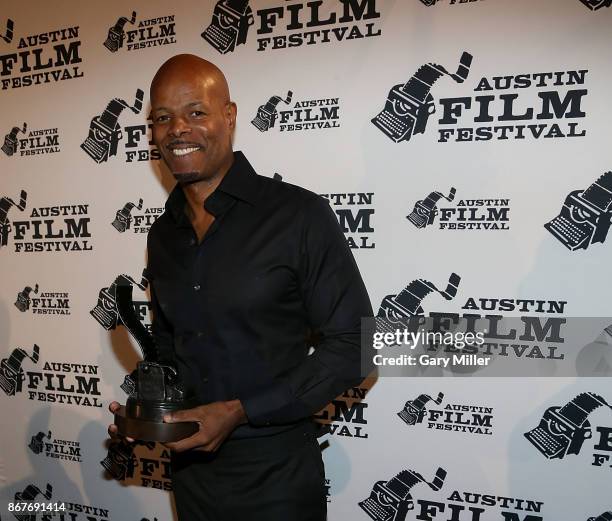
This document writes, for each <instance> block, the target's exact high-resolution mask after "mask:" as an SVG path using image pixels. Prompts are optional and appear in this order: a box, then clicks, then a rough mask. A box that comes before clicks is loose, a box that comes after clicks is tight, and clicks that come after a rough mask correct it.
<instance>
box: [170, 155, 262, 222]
mask: <svg viewBox="0 0 612 521" xmlns="http://www.w3.org/2000/svg"><path fill="white" fill-rule="evenodd" d="M257 185H258V183H257V174H256V173H255V170H253V167H252V166H251V164H250V163H249V162H248V160H247V158H246V157H245V156H244V154H243V153H242V152H234V162H233V163H232V166H231V167H230V169H229V170H228V171H227V173H226V174H225V175H224V176H223V179H221V182H220V183H219V186H218V187H217V188H216V190H215V191H214V192H213V193H212V194H210V196H209V197H208V199H206V202H205V203H204V204H205V206H206V209H207V210H209V211H210V212H211V213H212V214H213V215H215V216H216V215H218V213H222V211H223V210H224V209H225V208H227V206H228V205H227V203H229V202H232V203H233V202H234V201H230V200H228V197H227V196H230V199H239V200H241V201H244V202H246V203H249V204H251V205H254V204H255V203H256V201H257ZM185 202H186V198H185V194H184V193H183V189H182V188H181V186H180V185H179V184H178V183H177V184H176V186H175V187H174V189H173V190H172V192H170V195H169V196H168V200H167V201H166V210H168V211H169V212H170V213H171V215H172V216H173V217H174V220H175V221H176V222H177V223H181V222H182V221H183V220H184V219H186V218H187V216H186V215H185Z"/></svg>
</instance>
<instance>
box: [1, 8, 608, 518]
mask: <svg viewBox="0 0 612 521" xmlns="http://www.w3.org/2000/svg"><path fill="white" fill-rule="evenodd" d="M611 3H612V2H611V1H610V0H539V1H538V2H534V1H532V0H469V1H468V0H313V1H306V0H220V1H219V2H213V1H203V0H179V1H177V2H171V3H168V2H162V1H160V0H154V1H153V0H152V1H147V2H142V1H140V2H139V1H134V2H133V3H131V4H130V3H129V2H123V1H118V0H112V1H107V2H104V3H94V2H72V1H68V0H60V1H56V2H48V3H42V2H21V3H18V2H15V3H13V4H5V5H4V6H3V8H2V11H1V12H0V37H1V40H0V99H1V103H2V111H1V113H0V143H2V146H1V151H0V171H1V173H0V177H1V180H0V267H1V268H0V269H1V272H2V284H1V286H0V349H1V353H0V358H1V363H0V388H1V392H0V401H1V404H2V418H3V422H2V423H3V428H2V429H1V433H0V436H1V444H0V447H1V448H0V451H1V452H0V454H1V456H0V490H1V493H0V494H1V500H2V508H3V510H2V511H1V512H0V516H1V518H2V519H7V520H10V519H21V520H25V519H52V518H53V519H61V520H65V521H69V520H70V521H77V520H78V521H103V520H104V521H111V520H112V521H145V520H146V521H153V520H157V521H162V520H164V521H165V520H171V519H175V518H176V516H175V514H174V507H173V503H172V501H173V500H172V495H171V494H170V491H171V490H172V485H171V476H170V468H169V467H170V466H169V456H170V455H169V453H168V451H167V450H166V449H164V447H163V446H161V445H159V444H157V445H156V444H153V443H136V444H131V445H130V444H119V445H116V444H113V445H109V441H108V439H107V438H108V436H107V432H106V429H107V425H108V424H109V423H110V421H111V416H110V414H109V413H108V411H107V405H108V403H109V402H110V401H112V400H118V401H120V402H125V399H126V395H125V393H124V392H123V391H122V389H121V384H122V383H123V379H124V377H125V375H126V374H128V373H130V372H131V371H132V369H133V368H134V367H135V364H136V362H137V361H138V360H139V351H138V349H137V348H136V347H135V346H134V344H133V342H132V341H131V339H130V337H129V335H128V333H127V332H126V331H125V329H124V328H123V327H122V326H120V325H119V326H118V319H117V310H116V305H115V300H114V299H115V288H116V284H117V283H118V282H123V283H125V282H129V283H131V284H132V286H133V288H134V298H135V307H136V311H137V313H138V315H139V317H140V319H141V320H142V321H143V322H144V323H145V324H146V325H150V321H151V317H150V302H149V294H148V292H147V291H148V290H147V281H146V280H143V279H142V270H143V268H144V267H145V266H146V251H145V247H146V236H147V232H148V230H149V228H150V226H151V224H152V223H153V222H154V221H155V219H156V218H157V217H159V215H160V214H161V213H162V212H163V211H164V203H165V200H166V197H167V195H168V193H169V191H170V189H171V188H172V186H173V180H172V178H171V176H170V175H169V174H168V172H167V171H166V170H165V168H164V166H163V165H162V164H161V161H160V154H159V151H158V150H157V149H156V147H155V145H154V144H153V143H152V142H151V131H150V125H151V122H150V120H149V119H148V115H149V111H150V104H149V97H148V96H149V94H148V92H149V84H150V81H151V78H152V76H153V74H154V73H155V71H156V70H157V68H158V67H159V65H160V64H161V63H162V62H163V61H165V60H166V59H167V58H169V57H170V56H172V55H175V54H178V53H193V54H197V55H199V56H201V57H203V58H206V59H208V60H210V61H212V62H214V63H215V64H217V65H218V66H219V67H220V68H221V69H222V70H223V71H224V72H225V74H226V76H227V78H228V81H229V84H230V90H231V95H232V98H233V99H234V100H235V101H236V103H237V105H238V125H237V131H236V135H235V147H234V148H235V150H242V151H243V152H244V153H245V155H246V156H247V158H248V159H249V160H250V162H251V163H252V164H253V166H254V168H255V169H256V171H257V172H258V173H259V174H260V175H263V176H269V177H273V176H276V177H279V176H280V177H281V178H282V181H283V182H288V183H293V184H298V185H301V186H304V187H306V188H308V189H310V190H312V191H314V192H317V193H319V194H321V195H322V196H323V197H325V198H326V199H327V200H328V201H329V204H330V205H331V207H332V208H333V210H334V211H335V212H336V214H337V217H338V221H339V223H340V225H341V226H342V228H343V230H344V232H345V234H346V240H347V241H348V243H349V244H350V246H351V248H352V251H353V253H354V256H355V258H356V260H357V263H358V265H359V267H360V269H361V273H362V275H363V277H364V280H365V282H366V285H367V287H368V289H369V293H370V298H371V300H372V305H373V307H374V309H375V312H377V313H378V312H379V311H380V313H383V314H384V313H385V312H387V311H388V310H389V309H392V310H394V312H395V313H398V314H399V315H403V316H412V315H415V314H422V315H425V316H427V315H431V314H435V313H443V312H444V313H456V314H458V315H459V316H463V317H465V316H469V315H472V316H474V315H476V316H483V315H505V316H512V317H516V318H517V319H518V320H520V319H521V318H522V317H536V318H537V324H538V325H539V326H538V327H539V329H537V328H535V329H533V331H536V337H537V338H536V340H537V341H536V345H533V343H526V342H525V341H524V338H526V337H529V335H530V334H532V333H533V331H531V332H530V331H521V330H520V329H518V328H516V329H512V330H508V331H506V332H504V333H503V334H502V333H498V336H497V339H498V340H496V341H495V342H487V343H485V344H483V345H482V346H480V347H479V349H480V352H481V353H487V352H488V353H489V354H492V355H495V356H497V357H498V358H500V359H504V358H505V359H507V360H513V359H514V360H518V359H520V360H521V361H523V362H524V364H525V366H529V367H537V368H538V372H539V374H541V375H542V376H541V377H529V378H521V377H519V376H514V377H488V378H485V377H478V376H477V374H474V375H472V377H470V378H463V377H460V376H462V375H460V374H452V373H449V374H446V373H445V372H444V371H443V368H433V370H432V372H431V373H427V371H424V372H423V373H422V374H419V375H416V376H414V377H411V378H401V377H398V378H392V377H383V376H379V377H377V378H376V377H372V378H369V379H367V380H366V381H364V383H363V384H361V385H360V386H359V387H356V388H353V389H350V390H348V391H347V392H346V393H344V394H343V395H342V396H339V397H337V398H336V399H335V400H334V401H333V402H332V403H331V404H330V405H329V406H328V407H326V408H325V409H324V410H323V411H321V412H320V413H319V414H318V418H319V421H320V422H322V423H325V424H328V426H329V433H328V434H326V435H325V436H324V437H323V438H322V439H321V443H322V446H323V447H324V450H323V454H324V460H325V463H326V478H327V486H328V510H329V519H331V520H343V521H344V520H351V521H359V520H362V521H367V520H368V519H372V520H375V521H403V520H410V521H411V520H423V521H432V520H435V521H604V520H610V519H612V496H611V494H610V490H611V488H610V483H611V477H612V410H611V404H612V387H611V386H610V384H609V380H608V379H607V378H595V377H588V376H582V377H570V376H568V377H564V378H561V377H552V376H551V374H553V373H554V371H551V370H552V369H553V368H554V367H555V364H558V363H559V362H560V361H561V360H563V359H564V357H565V356H568V355H569V354H571V353H572V352H573V351H574V352H575V350H576V349H579V348H581V347H582V346H583V345H585V344H586V343H589V342H591V343H594V344H597V345H599V346H600V352H601V353H604V355H602V356H601V359H600V360H599V362H598V363H599V364H600V366H598V367H596V369H598V370H600V373H599V374H607V373H606V371H607V370H608V369H610V366H612V361H610V360H609V358H607V357H606V356H605V353H606V352H607V351H606V350H607V349H608V350H609V349H610V346H612V328H608V329H606V328H605V327H601V328H599V330H593V331H591V333H592V334H590V337H589V335H586V337H585V338H584V343H583V344H581V345H576V344H572V343H569V342H564V341H563V338H560V337H559V335H552V334H551V331H553V329H554V327H553V326H554V324H559V323H562V321H559V319H561V318H567V317H603V318H602V321H603V322H602V323H603V326H605V325H606V320H605V317H612V300H611V299H610V293H611V287H612V274H611V273H610V266H611V265H612V240H608V228H609V226H610V221H611V216H612V173H611V171H612V156H611V155H610V120H611V119H612V104H611V103H610V95H609V94H610V85H611V83H612V58H611V56H610V44H611V43H612V33H611V31H610V28H611V24H612V8H610V7H611ZM235 298H236V299H240V298H242V296H241V295H236V296H235ZM609 322H611V323H612V319H611V320H610V321H609ZM525 324H526V326H525V327H526V328H533V327H534V326H533V322H525ZM528 324H530V325H528ZM608 325H609V324H608ZM551 328H552V329H551ZM553 337H554V338H553ZM608 362H610V365H606V364H608ZM596 372H597V371H594V373H593V374H595V373H596ZM440 376H443V377H440ZM444 376H445V377H444ZM15 501H23V502H31V501H34V502H44V503H51V504H54V505H57V506H58V508H63V510H58V511H57V512H55V513H54V516H55V517H50V514H49V513H47V514H45V515H42V514H41V513H39V514H38V515H37V517H33V516H34V513H32V512H9V511H8V506H9V503H11V502H15Z"/></svg>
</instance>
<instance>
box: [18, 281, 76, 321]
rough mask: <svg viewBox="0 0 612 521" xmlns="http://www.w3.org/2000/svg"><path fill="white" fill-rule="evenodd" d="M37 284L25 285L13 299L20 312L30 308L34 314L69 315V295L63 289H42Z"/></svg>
mask: <svg viewBox="0 0 612 521" xmlns="http://www.w3.org/2000/svg"><path fill="white" fill-rule="evenodd" d="M38 291H39V288H38V284H35V285H34V287H33V288H32V286H25V287H24V288H23V289H22V290H21V291H20V292H19V293H17V298H16V300H15V307H16V308H17V309H18V310H19V311H21V312H22V313H25V312H27V311H28V310H30V309H31V310H32V313H33V314H34V315H70V296H69V295H68V293H66V292H65V291H43V292H41V293H40V294H39V292H38Z"/></svg>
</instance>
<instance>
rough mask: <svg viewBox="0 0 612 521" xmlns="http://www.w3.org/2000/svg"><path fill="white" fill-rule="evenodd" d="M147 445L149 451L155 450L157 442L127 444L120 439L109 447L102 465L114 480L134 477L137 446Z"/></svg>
mask: <svg viewBox="0 0 612 521" xmlns="http://www.w3.org/2000/svg"><path fill="white" fill-rule="evenodd" d="M139 444H141V445H145V446H146V447H147V448H148V449H149V450H153V448H154V447H155V442H151V441H147V442H141V441H133V442H127V441H125V439H119V440H117V441H113V442H111V444H110V445H109V447H108V452H107V454H106V457H105V458H104V459H103V460H102V461H101V462H100V464H101V465H102V466H103V467H104V468H105V469H106V471H107V472H108V473H109V474H110V475H111V477H112V478H113V479H116V480H117V481H124V480H125V479H127V478H129V477H131V476H133V475H134V471H135V470H136V467H137V460H136V456H134V448H135V447H136V445H139Z"/></svg>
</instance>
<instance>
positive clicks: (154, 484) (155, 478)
mask: <svg viewBox="0 0 612 521" xmlns="http://www.w3.org/2000/svg"><path fill="white" fill-rule="evenodd" d="M100 464H101V465H102V466H103V467H104V468H105V469H106V471H107V472H108V473H109V475H110V476H111V477H112V478H113V479H116V480H117V481H122V482H124V484H126V485H132V484H133V485H138V486H141V487H148V488H154V489H158V490H166V491H171V490H172V481H171V479H170V452H169V451H168V449H166V448H165V447H164V446H163V445H161V444H156V443H154V442H142V441H134V442H127V441H125V439H119V440H117V441H113V442H111V444H110V446H109V448H108V453H107V455H106V457H105V458H104V459H103V460H102V461H101V462H100Z"/></svg>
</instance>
